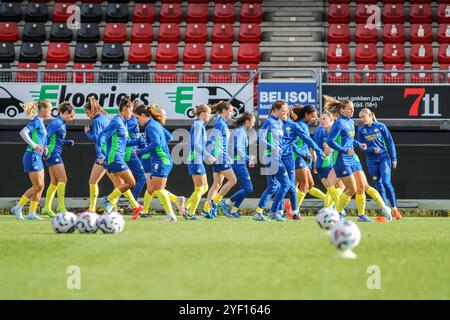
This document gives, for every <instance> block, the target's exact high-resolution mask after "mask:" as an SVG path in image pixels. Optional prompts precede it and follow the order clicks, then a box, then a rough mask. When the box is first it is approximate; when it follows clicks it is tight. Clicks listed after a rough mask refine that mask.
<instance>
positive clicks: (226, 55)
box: [210, 43, 233, 64]
mask: <svg viewBox="0 0 450 320" xmlns="http://www.w3.org/2000/svg"><path fill="white" fill-rule="evenodd" d="M210 62H211V63H223V64H231V63H232V62H233V47H232V45H231V44H230V43H213V44H212V47H211V57H210Z"/></svg>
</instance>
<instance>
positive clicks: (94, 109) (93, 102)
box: [84, 96, 108, 116]
mask: <svg viewBox="0 0 450 320" xmlns="http://www.w3.org/2000/svg"><path fill="white" fill-rule="evenodd" d="M84 110H85V111H89V112H91V113H92V114H93V115H98V114H100V113H102V114H104V115H105V116H106V115H108V114H107V113H106V112H105V110H103V108H102V107H101V106H100V103H99V102H98V100H97V99H95V97H94V96H89V97H88V102H87V103H86V104H85V105H84Z"/></svg>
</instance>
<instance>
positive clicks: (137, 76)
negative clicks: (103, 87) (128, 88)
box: [127, 63, 150, 83]
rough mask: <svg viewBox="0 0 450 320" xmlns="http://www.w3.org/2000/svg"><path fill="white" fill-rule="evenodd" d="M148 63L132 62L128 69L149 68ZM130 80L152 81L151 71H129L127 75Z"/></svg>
mask: <svg viewBox="0 0 450 320" xmlns="http://www.w3.org/2000/svg"><path fill="white" fill-rule="evenodd" d="M148 69H149V67H148V64H141V63H130V64H129V65H128V70H148ZM127 81H128V82H141V83H142V82H150V74H149V73H141V72H139V73H134V72H129V73H128V75H127Z"/></svg>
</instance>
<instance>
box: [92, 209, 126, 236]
mask: <svg viewBox="0 0 450 320" xmlns="http://www.w3.org/2000/svg"><path fill="white" fill-rule="evenodd" d="M97 226H98V227H99V229H101V230H102V231H103V232H104V233H120V232H122V231H123V229H124V227H125V220H124V219H123V217H122V215H121V214H120V213H118V212H114V211H113V212H111V213H104V214H102V215H101V216H100V218H99V219H98V220H97Z"/></svg>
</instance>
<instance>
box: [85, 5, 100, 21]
mask: <svg viewBox="0 0 450 320" xmlns="http://www.w3.org/2000/svg"><path fill="white" fill-rule="evenodd" d="M80 16H81V22H82V23H83V22H97V23H99V22H101V21H102V8H101V6H100V4H99V3H82V4H81V9H80Z"/></svg>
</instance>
